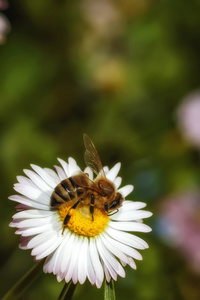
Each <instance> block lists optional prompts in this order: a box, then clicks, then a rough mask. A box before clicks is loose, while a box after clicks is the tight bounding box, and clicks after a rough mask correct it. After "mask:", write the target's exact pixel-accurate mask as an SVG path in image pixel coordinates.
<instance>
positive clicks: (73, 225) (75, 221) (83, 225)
mask: <svg viewBox="0 0 200 300" xmlns="http://www.w3.org/2000/svg"><path fill="white" fill-rule="evenodd" d="M59 214H60V219H61V221H62V222H64V220H65V217H66V216H67V215H69V216H70V218H69V221H68V222H67V224H66V225H64V223H63V230H64V229H65V228H66V227H67V228H69V229H70V230H71V231H73V232H74V233H76V234H79V235H84V236H88V237H92V236H95V235H98V234H99V233H101V232H102V231H103V230H104V228H105V227H106V225H107V223H108V221H109V217H108V214H107V213H106V212H102V211H101V210H100V209H98V208H94V213H93V220H92V214H91V213H90V207H89V206H88V205H87V206H86V205H80V206H78V207H77V208H76V209H73V208H71V205H70V206H69V205H68V204H67V203H65V204H64V205H62V206H60V207H59Z"/></svg>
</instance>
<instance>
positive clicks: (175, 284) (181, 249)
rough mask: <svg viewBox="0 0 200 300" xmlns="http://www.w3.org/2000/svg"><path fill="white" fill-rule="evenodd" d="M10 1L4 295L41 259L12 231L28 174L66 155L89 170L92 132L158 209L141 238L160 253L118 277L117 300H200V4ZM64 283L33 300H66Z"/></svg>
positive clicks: (0, 161) (1, 89)
mask: <svg viewBox="0 0 200 300" xmlns="http://www.w3.org/2000/svg"><path fill="white" fill-rule="evenodd" d="M5 3H6V2H5V0H1V1H0V8H1V9H2V11H1V14H0V18H1V21H2V18H4V21H5V17H7V20H9V22H10V25H11V26H9V23H8V21H7V29H6V30H5V28H6V26H5V24H4V27H2V25H1V24H2V22H1V23H0V26H1V28H0V37H1V39H0V42H1V45H0V125H1V126H0V182H1V209H0V228H1V231H0V232H1V239H0V240H1V242H0V267H1V269H0V295H3V293H4V292H6V291H7V290H8V289H9V288H10V287H11V286H12V285H13V284H14V283H15V282H16V281H17V280H18V279H19V278H20V277H21V276H22V275H23V274H24V273H25V272H26V271H27V270H28V269H29V268H30V267H31V266H32V265H33V264H34V262H33V258H32V257H31V256H30V251H22V250H20V249H18V240H19V237H18V236H16V235H15V234H14V230H13V229H12V228H9V227H8V224H9V222H10V221H11V217H12V215H13V214H14V213H15V204H14V203H12V202H11V201H8V199H7V198H8V196H9V195H11V194H13V193H14V191H13V188H12V187H13V184H14V183H15V182H16V176H17V175H21V174H22V173H23V169H25V168H29V166H30V163H34V164H38V165H40V166H42V167H49V168H51V167H52V166H53V165H54V164H57V157H60V158H62V159H67V158H68V156H72V157H74V158H75V159H76V160H77V162H78V163H79V165H80V166H81V167H84V161H83V152H84V146H83V139H82V136H83V133H84V132H85V133H87V134H88V135H89V136H90V137H91V139H92V140H93V142H94V143H95V145H96V147H97V149H98V151H99V153H100V156H101V158H102V161H103V164H104V165H109V166H112V165H113V164H115V163H116V162H118V161H121V162H122V169H121V173H120V174H121V176H122V177H123V184H133V185H134V186H135V190H134V192H133V193H132V194H131V197H132V199H133V200H136V201H145V202H147V208H148V210H151V211H152V212H153V213H154V216H153V217H152V218H151V219H149V220H147V221H146V223H147V224H148V225H150V226H152V228H153V232H152V233H151V234H140V235H139V236H140V237H142V238H144V239H145V240H147V241H148V243H149V245H150V248H149V249H148V250H145V251H143V252H142V255H143V257H144V259H143V261H142V262H137V267H138V269H137V271H133V270H131V269H130V268H129V267H127V268H126V273H127V276H126V278H125V279H120V278H119V280H118V281H117V283H116V295H117V299H134V300H157V299H158V300H160V299H162V300H165V299H166V300H168V299H169V300H174V299H176V300H177V299H184V300H197V299H200V188H199V185H200V91H199V89H200V71H199V69H200V68H199V66H200V55H199V53H200V18H199V15H200V1H198V0H193V1H188V0H181V1H180V0H158V1H155V0H115V1H114V0H81V1H75V0H74V1H68V0H65V1H64V0H62V1H56V0H43V1H40V0H34V1H29V0H19V1H10V3H9V7H7V9H6V10H4V11H3V9H5V8H6V6H7V5H5ZM4 23H5V22H4ZM9 27H11V28H9ZM9 29H10V30H9ZM8 31H9V33H8V34H7V39H6V32H8ZM2 37H3V38H2ZM63 285H64V283H63V282H62V283H58V282H57V281H56V277H55V276H53V275H51V274H48V275H47V274H42V275H41V276H40V277H39V278H38V279H37V280H36V282H35V283H34V285H32V286H31V287H30V288H29V289H28V291H27V292H26V293H25V294H24V295H23V297H21V299H30V300H31V299H50V300H51V299H56V298H57V297H58V295H59V293H60V291H61V289H62V287H63ZM88 297H90V299H93V298H95V299H97V300H98V299H102V297H103V289H101V290H97V289H96V288H94V287H92V286H91V285H90V284H89V283H86V284H84V285H83V286H79V287H78V288H77V290H76V293H75V296H74V299H82V300H85V299H88Z"/></svg>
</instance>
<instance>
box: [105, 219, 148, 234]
mask: <svg viewBox="0 0 200 300" xmlns="http://www.w3.org/2000/svg"><path fill="white" fill-rule="evenodd" d="M109 226H111V227H112V228H114V229H118V230H124V231H137V232H150V231H151V230H152V229H151V228H150V227H149V226H148V225H145V224H143V223H138V222H113V221H110V222H109Z"/></svg>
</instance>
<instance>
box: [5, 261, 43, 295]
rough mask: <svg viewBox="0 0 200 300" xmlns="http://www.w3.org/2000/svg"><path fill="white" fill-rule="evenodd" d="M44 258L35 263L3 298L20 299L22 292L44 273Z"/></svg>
mask: <svg viewBox="0 0 200 300" xmlns="http://www.w3.org/2000/svg"><path fill="white" fill-rule="evenodd" d="M43 263H44V260H41V261H40V262H38V263H36V264H34V266H33V267H32V268H31V269H30V270H29V271H28V272H27V273H26V274H25V275H24V277H22V278H21V279H20V280H19V281H18V282H17V283H16V284H15V285H14V286H13V287H12V288H11V289H10V290H9V291H8V293H7V294H5V295H4V297H3V298H2V300H13V299H15V300H16V299H18V298H19V297H20V296H21V294H23V293H24V292H25V290H26V289H27V288H28V287H29V286H30V285H31V284H32V283H33V281H34V280H35V279H36V278H37V277H38V276H39V275H40V274H41V273H42V271H43Z"/></svg>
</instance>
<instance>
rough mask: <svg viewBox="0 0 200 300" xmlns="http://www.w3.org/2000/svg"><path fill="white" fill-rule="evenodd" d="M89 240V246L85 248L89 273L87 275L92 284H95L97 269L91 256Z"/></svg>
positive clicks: (86, 267) (87, 271)
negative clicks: (95, 269)
mask: <svg viewBox="0 0 200 300" xmlns="http://www.w3.org/2000/svg"><path fill="white" fill-rule="evenodd" d="M86 240H87V241H88V239H86ZM88 242H89V241H88ZM88 242H87V248H86V249H85V254H86V259H85V269H86V273H87V277H88V279H89V281H90V282H91V283H92V284H95V282H96V276H95V271H94V268H93V265H92V261H91V257H90V252H89V245H88Z"/></svg>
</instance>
